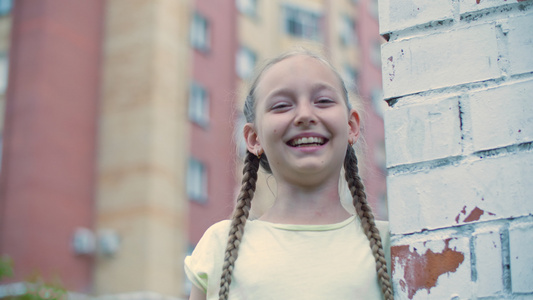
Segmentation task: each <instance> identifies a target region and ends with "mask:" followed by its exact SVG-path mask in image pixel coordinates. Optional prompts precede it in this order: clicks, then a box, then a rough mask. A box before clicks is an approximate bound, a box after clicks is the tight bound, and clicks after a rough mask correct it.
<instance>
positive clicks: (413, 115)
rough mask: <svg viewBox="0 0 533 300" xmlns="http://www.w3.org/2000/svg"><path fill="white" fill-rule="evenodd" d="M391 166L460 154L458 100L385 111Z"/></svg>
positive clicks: (430, 102)
mask: <svg viewBox="0 0 533 300" xmlns="http://www.w3.org/2000/svg"><path fill="white" fill-rule="evenodd" d="M385 127H386V128H387V131H388V134H387V136H386V138H385V146H386V148H387V166H389V167H390V166H395V165H401V164H408V163H415V162H420V161H426V160H432V159H438V158H444V157H447V156H455V155H460V154H461V152H462V148H461V128H460V127H461V126H460V118H459V106H458V99H457V98H449V99H444V100H437V101H427V103H426V102H424V103H422V104H418V105H413V106H409V107H402V108H400V109H389V110H386V111H385Z"/></svg>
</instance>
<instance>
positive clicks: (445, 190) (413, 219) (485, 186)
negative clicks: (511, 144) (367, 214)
mask: <svg viewBox="0 0 533 300" xmlns="http://www.w3.org/2000/svg"><path fill="white" fill-rule="evenodd" d="M390 173H392V174H389V176H388V177H387V198H388V199H390V200H389V221H390V230H391V232H392V234H410V233H413V232H419V231H422V230H423V229H438V228H446V227H451V226H459V225H464V224H469V223H472V222H477V221H490V220H497V219H502V218H512V217H520V216H527V215H530V214H533V201H532V198H531V197H532V187H533V152H525V153H522V152H520V153H516V154H513V155H505V156H502V157H484V158H482V159H481V158H475V157H472V158H467V159H464V160H463V161H461V162H456V163H453V164H448V165H444V166H438V167H428V169H426V170H421V171H416V172H406V173H399V174H394V171H391V172H390ZM479 210H481V211H483V213H482V214H481V215H480V216H479V219H478V220H473V221H470V220H472V219H475V216H476V212H479ZM469 216H471V217H470V218H469Z"/></svg>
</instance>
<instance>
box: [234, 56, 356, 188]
mask: <svg viewBox="0 0 533 300" xmlns="http://www.w3.org/2000/svg"><path fill="white" fill-rule="evenodd" d="M255 96H256V101H257V102H256V120H255V124H246V126H245V129H244V133H245V140H246V142H247V147H248V150H249V151H250V152H252V153H262V152H263V151H264V153H265V154H266V155H267V157H268V161H269V164H270V167H271V169H272V173H273V175H274V176H275V177H276V178H277V179H278V180H286V181H291V182H295V183H297V182H299V183H300V184H313V182H315V181H317V180H318V181H320V180H325V179H326V178H331V176H336V177H337V178H338V176H339V172H340V169H341V167H342V164H343V162H344V156H345V154H346V147H347V146H348V143H349V142H350V141H351V142H352V143H353V142H355V141H356V140H357V137H358V135H359V116H358V115H357V113H356V112H355V110H350V111H348V108H347V106H346V103H345V99H344V97H343V93H342V88H341V84H340V82H339V79H338V77H337V76H336V75H335V73H334V72H333V71H332V70H331V69H330V68H329V67H328V66H326V65H325V64H324V63H323V62H321V61H319V60H317V59H315V58H313V57H310V56H306V55H296V56H292V57H289V58H287V59H284V60H282V61H280V62H278V63H276V64H275V65H273V66H271V67H270V68H269V69H268V70H266V71H265V72H264V73H263V75H262V77H261V79H260V82H259V84H258V86H257V89H256V94H255ZM326 176H327V177H326ZM333 178H335V177H333Z"/></svg>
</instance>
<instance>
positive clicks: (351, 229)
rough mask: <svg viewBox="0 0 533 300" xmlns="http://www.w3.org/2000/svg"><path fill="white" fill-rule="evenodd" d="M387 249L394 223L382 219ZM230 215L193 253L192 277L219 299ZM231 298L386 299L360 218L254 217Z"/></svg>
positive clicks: (189, 262) (187, 264)
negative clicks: (294, 221) (290, 220)
mask: <svg viewBox="0 0 533 300" xmlns="http://www.w3.org/2000/svg"><path fill="white" fill-rule="evenodd" d="M376 223H377V225H378V228H379V230H380V233H381V236H382V240H383V244H384V248H385V252H388V248H389V233H388V223H386V222H379V221H378V222H376ZM229 226H230V221H227V220H226V221H222V222H219V223H216V224H214V225H213V226H211V227H210V228H209V229H208V230H207V231H206V232H205V234H204V236H203V237H202V239H201V240H200V242H199V243H198V245H197V246H196V248H195V250H194V251H193V253H192V255H191V256H188V257H186V258H185V272H186V274H187V276H188V277H189V279H190V280H191V281H192V282H193V284H195V285H196V286H197V287H199V288H200V289H201V290H203V291H205V292H206V295H207V299H218V291H219V286H220V276H221V273H222V264H223V262H224V251H225V249H226V243H227V239H228V232H229ZM229 298H230V299H232V300H233V299H253V300H261V299H276V300H280V299H291V300H297V299H305V300H313V299H337V300H340V299H366V300H368V299H382V298H383V297H382V293H381V289H380V286H379V283H378V278H377V274H376V264H375V260H374V257H373V255H372V251H371V249H370V244H369V241H368V239H367V237H366V236H365V234H364V232H363V229H362V228H361V224H360V221H359V219H358V218H356V217H355V216H352V217H350V218H348V219H346V220H345V221H343V222H340V223H336V224H328V225H288V224H274V223H270V222H265V221H260V220H250V221H248V222H247V224H246V226H245V229H244V236H243V239H242V242H241V245H240V249H239V257H238V259H237V261H236V262H235V269H234V272H233V276H232V282H231V285H230V297H229Z"/></svg>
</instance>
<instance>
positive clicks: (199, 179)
mask: <svg viewBox="0 0 533 300" xmlns="http://www.w3.org/2000/svg"><path fill="white" fill-rule="evenodd" d="M207 179H208V177H207V167H206V166H205V164H204V163H202V162H201V161H200V160H198V159H196V158H192V157H191V158H189V162H188V166H187V196H188V197H189V199H190V200H191V201H193V202H197V203H200V204H205V203H207V198H208V197H207V195H208V190H207Z"/></svg>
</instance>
